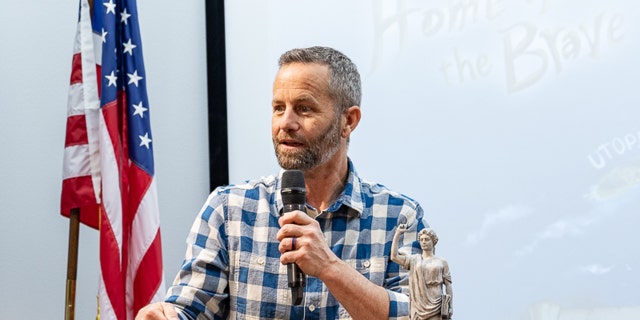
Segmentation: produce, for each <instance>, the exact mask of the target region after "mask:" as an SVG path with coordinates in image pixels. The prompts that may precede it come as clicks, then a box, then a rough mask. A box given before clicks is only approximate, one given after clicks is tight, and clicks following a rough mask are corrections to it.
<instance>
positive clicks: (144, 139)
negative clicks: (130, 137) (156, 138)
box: [138, 132, 151, 149]
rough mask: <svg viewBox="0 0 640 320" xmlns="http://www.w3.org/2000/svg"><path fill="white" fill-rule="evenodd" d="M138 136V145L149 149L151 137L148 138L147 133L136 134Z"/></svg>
mask: <svg viewBox="0 0 640 320" xmlns="http://www.w3.org/2000/svg"><path fill="white" fill-rule="evenodd" d="M138 137H139V138H140V147H142V146H145V147H147V149H149V144H150V143H151V139H149V133H148V132H147V133H145V134H144V136H138Z"/></svg>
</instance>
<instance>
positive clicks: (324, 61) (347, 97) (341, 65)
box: [278, 46, 362, 112]
mask: <svg viewBox="0 0 640 320" xmlns="http://www.w3.org/2000/svg"><path fill="white" fill-rule="evenodd" d="M296 62H299V63H317V64H321V65H326V66H328V67H329V90H330V91H331V95H332V96H333V98H334V99H335V100H336V102H337V108H338V111H340V112H344V111H346V110H347V109H348V108H349V107H351V106H360V101H361V99H362V85H361V82H360V73H358V68H357V67H356V65H355V64H354V63H353V62H352V61H351V59H349V57H347V56H346V55H344V54H343V53H342V52H340V51H338V50H336V49H333V48H329V47H319V46H316V47H309V48H297V49H292V50H289V51H287V52H285V53H283V54H282V55H281V56H280V60H279V61H278V65H279V66H280V67H282V66H285V65H288V64H290V63H296Z"/></svg>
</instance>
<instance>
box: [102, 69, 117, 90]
mask: <svg viewBox="0 0 640 320" xmlns="http://www.w3.org/2000/svg"><path fill="white" fill-rule="evenodd" d="M104 77H105V78H107V79H108V80H109V84H107V87H109V86H111V85H113V86H114V87H115V86H116V80H117V79H118V77H117V76H116V74H115V71H111V74H110V75H108V76H104Z"/></svg>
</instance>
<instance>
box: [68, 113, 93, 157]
mask: <svg viewBox="0 0 640 320" xmlns="http://www.w3.org/2000/svg"><path fill="white" fill-rule="evenodd" d="M88 143H89V138H88V137H87V121H86V118H85V116H84V114H81V115H71V116H69V117H67V135H66V137H65V141H64V146H65V147H70V146H76V145H86V144H88ZM87 148H88V147H87ZM87 153H88V151H87Z"/></svg>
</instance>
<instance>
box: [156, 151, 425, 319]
mask: <svg viewBox="0 0 640 320" xmlns="http://www.w3.org/2000/svg"><path fill="white" fill-rule="evenodd" d="M281 176H282V172H281V173H280V176H279V177H275V176H270V177H267V178H262V179H261V180H258V181H251V182H247V183H245V184H242V185H235V186H226V187H220V188H217V189H216V190H215V191H214V192H213V193H211V195H210V196H209V199H208V200H207V203H206V204H205V205H204V206H203V208H202V210H201V212H200V213H199V215H198V217H197V219H196V221H195V222H194V224H193V227H192V228H191V232H190V234H189V237H188V238H187V252H186V257H185V260H184V262H183V265H182V269H181V271H180V272H179V273H178V275H177V276H176V279H175V281H174V283H173V285H172V286H171V287H170V288H169V290H168V292H167V299H166V301H167V302H171V303H173V304H174V305H175V306H176V309H177V310H178V312H179V315H180V318H181V319H196V318H197V319H350V316H349V314H348V313H347V311H346V310H345V309H344V307H342V306H341V305H340V303H339V302H338V301H337V300H336V299H335V298H334V297H333V295H332V294H331V292H329V290H328V289H327V287H326V286H325V285H324V284H323V283H322V282H321V281H320V280H319V279H317V278H314V277H311V276H307V285H306V287H305V288H304V300H303V302H302V304H301V305H299V306H296V305H293V304H292V303H291V291H290V288H289V287H288V285H287V266H286V265H283V264H281V263H280V252H279V251H278V240H276V234H277V232H278V230H279V229H280V227H279V225H278V218H279V216H280V212H281V210H282V200H281V197H280V187H281V186H280V183H281V180H280V177H281ZM316 220H317V221H318V222H319V223H320V227H321V228H322V231H323V232H324V236H325V239H326V242H327V244H328V245H329V247H330V248H331V250H332V251H333V252H334V253H335V254H336V255H337V256H338V257H340V258H341V259H342V260H343V261H345V262H346V263H347V264H349V265H351V266H352V267H353V268H355V269H356V270H358V271H359V272H360V273H361V274H362V275H363V276H365V277H366V278H367V279H369V280H370V281H371V282H373V283H375V284H377V285H379V286H382V287H384V288H385V289H387V292H388V294H389V300H390V304H389V319H400V318H404V319H408V316H409V296H408V273H407V271H406V270H404V269H402V268H400V266H399V265H398V264H396V263H394V262H392V261H391V260H390V259H389V256H390V253H391V242H392V240H393V235H394V232H395V228H396V226H397V225H398V224H401V223H404V224H408V228H409V230H408V231H407V232H406V233H405V234H404V236H403V237H401V243H400V244H399V245H400V247H406V249H409V251H410V252H411V253H419V252H421V249H420V247H419V246H418V245H417V242H415V241H416V239H417V238H416V236H417V233H416V230H420V229H422V228H424V227H427V223H426V222H425V221H424V218H423V211H422V208H421V207H420V205H419V204H418V203H417V202H416V201H414V200H412V199H410V198H408V197H406V196H403V195H401V194H398V193H395V192H392V191H390V190H389V189H387V188H386V187H384V186H382V185H379V184H372V183H369V182H366V181H364V180H361V179H360V178H359V177H358V175H357V174H356V172H355V170H354V168H353V164H352V163H351V161H350V160H349V177H348V181H347V184H346V185H345V189H344V191H343V192H342V194H341V195H340V196H339V197H338V199H337V200H336V201H335V203H333V204H332V205H331V206H330V207H329V208H328V209H327V210H325V211H323V212H320V214H319V215H318V216H317V217H316ZM407 253H409V252H407Z"/></svg>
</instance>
